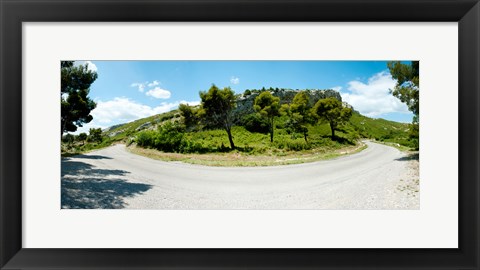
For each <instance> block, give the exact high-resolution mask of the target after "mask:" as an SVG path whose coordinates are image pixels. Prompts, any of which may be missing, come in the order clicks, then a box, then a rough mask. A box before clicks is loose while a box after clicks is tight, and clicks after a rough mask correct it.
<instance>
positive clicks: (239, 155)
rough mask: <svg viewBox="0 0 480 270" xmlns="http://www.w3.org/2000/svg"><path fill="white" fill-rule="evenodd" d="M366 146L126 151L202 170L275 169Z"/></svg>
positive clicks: (133, 147)
mask: <svg viewBox="0 0 480 270" xmlns="http://www.w3.org/2000/svg"><path fill="white" fill-rule="evenodd" d="M366 148H367V146H366V145H365V144H358V145H355V146H351V145H349V146H345V147H342V148H338V149H335V150H333V151H330V150H328V149H324V148H318V149H310V150H305V151H300V152H299V151H288V152H283V155H280V156H279V155H275V154H274V153H271V152H270V153H266V154H265V153H264V154H256V155H252V154H248V153H244V152H240V151H236V150H235V151H230V152H226V153H209V154H180V153H165V152H161V151H157V150H154V149H145V148H141V147H137V146H134V145H132V146H130V147H128V148H127V149H128V151H129V152H131V153H133V154H137V155H141V156H145V157H148V158H152V159H157V160H162V161H177V162H185V163H190V164H198V165H206V166H220V167H247V166H248V167H253V166H275V165H289V164H299V163H306V162H314V161H320V160H327V159H333V158H337V157H340V156H345V155H349V154H354V153H358V152H360V151H362V150H364V149H366Z"/></svg>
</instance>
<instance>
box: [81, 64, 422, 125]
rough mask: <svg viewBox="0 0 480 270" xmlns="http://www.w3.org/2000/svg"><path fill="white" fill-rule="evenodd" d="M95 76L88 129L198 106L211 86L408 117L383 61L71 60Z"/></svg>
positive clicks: (398, 118)
mask: <svg viewBox="0 0 480 270" xmlns="http://www.w3.org/2000/svg"><path fill="white" fill-rule="evenodd" d="M76 64H77V65H78V64H88V65H89V68H90V69H92V70H95V71H96V72H97V73H98V79H97V80H96V81H95V82H94V83H93V84H92V86H91V88H90V97H91V98H93V99H94V100H95V101H96V102H97V108H96V109H95V110H93V111H92V115H93V117H94V120H93V121H92V122H91V123H88V124H86V125H84V127H83V128H79V130H78V131H77V132H76V133H79V132H85V131H88V129H89V128H91V127H101V128H106V127H109V126H112V125H115V124H119V123H125V122H130V121H133V120H136V119H139V118H143V117H147V116H150V115H153V114H157V113H162V112H166V111H170V110H172V109H175V108H177V107H178V104H180V103H189V104H192V105H193V104H198V103H199V100H200V98H199V96H198V92H199V91H205V90H208V88H209V87H210V86H211V85H212V83H214V84H216V85H217V86H219V87H227V86H229V87H231V88H232V89H233V90H234V91H235V92H236V93H242V92H244V91H245V90H246V89H260V88H262V87H266V88H268V87H273V88H276V87H278V88H291V89H335V90H338V91H339V92H340V94H341V95H342V99H343V101H346V102H348V103H350V104H351V105H352V106H353V107H354V108H355V109H356V110H357V111H359V112H360V113H362V114H364V115H366V116H369V117H374V118H384V119H388V120H393V121H398V122H411V120H412V116H413V115H412V114H411V113H410V112H409V111H408V109H407V107H406V106H405V105H404V104H403V103H401V102H400V101H399V100H398V99H397V98H395V97H393V96H392V95H391V94H389V92H388V91H389V89H390V88H393V86H394V85H395V81H394V80H393V79H392V78H391V76H390V74H389V72H388V69H387V64H386V62H385V61H76Z"/></svg>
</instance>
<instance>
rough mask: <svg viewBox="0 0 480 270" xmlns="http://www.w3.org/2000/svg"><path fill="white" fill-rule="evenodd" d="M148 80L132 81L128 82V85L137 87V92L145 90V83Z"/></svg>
mask: <svg viewBox="0 0 480 270" xmlns="http://www.w3.org/2000/svg"><path fill="white" fill-rule="evenodd" d="M147 83H148V82H144V83H132V84H130V87H137V88H138V91H139V92H142V93H143V91H144V90H145V84H147Z"/></svg>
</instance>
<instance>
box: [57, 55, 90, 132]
mask: <svg viewBox="0 0 480 270" xmlns="http://www.w3.org/2000/svg"><path fill="white" fill-rule="evenodd" d="M96 79H97V73H96V72H93V71H90V70H88V65H80V66H75V65H74V62H73V61H62V62H61V84H60V88H61V92H60V101H61V134H63V133H64V132H68V131H76V130H77V127H81V126H83V124H84V123H89V122H90V121H92V119H93V117H92V116H91V115H90V112H91V111H92V110H93V109H94V108H95V106H96V103H95V102H94V101H93V100H91V99H90V98H89V97H88V94H89V92H90V85H91V84H92V83H93V82H94V81H95V80H96Z"/></svg>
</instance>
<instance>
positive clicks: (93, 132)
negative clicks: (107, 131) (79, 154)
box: [87, 128, 103, 142]
mask: <svg viewBox="0 0 480 270" xmlns="http://www.w3.org/2000/svg"><path fill="white" fill-rule="evenodd" d="M102 140H103V137H102V129H101V128H91V129H90V130H89V134H88V138H87V141H89V142H102Z"/></svg>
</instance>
